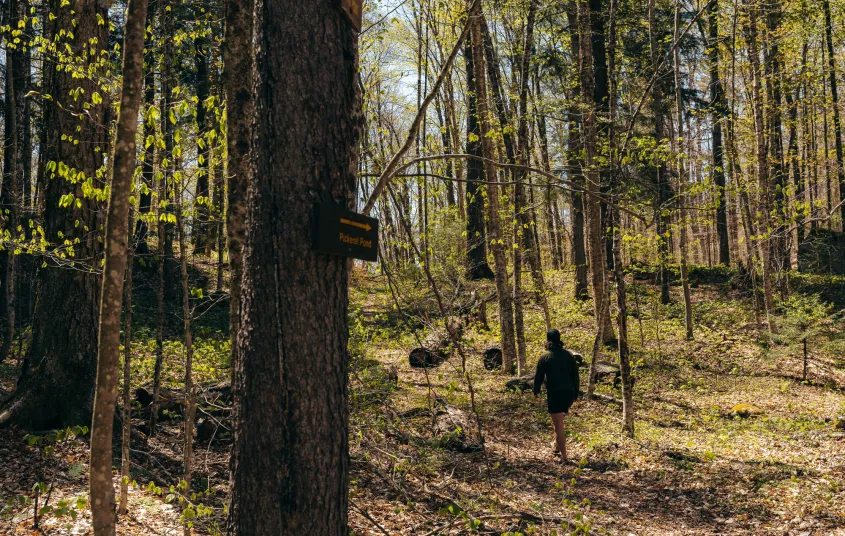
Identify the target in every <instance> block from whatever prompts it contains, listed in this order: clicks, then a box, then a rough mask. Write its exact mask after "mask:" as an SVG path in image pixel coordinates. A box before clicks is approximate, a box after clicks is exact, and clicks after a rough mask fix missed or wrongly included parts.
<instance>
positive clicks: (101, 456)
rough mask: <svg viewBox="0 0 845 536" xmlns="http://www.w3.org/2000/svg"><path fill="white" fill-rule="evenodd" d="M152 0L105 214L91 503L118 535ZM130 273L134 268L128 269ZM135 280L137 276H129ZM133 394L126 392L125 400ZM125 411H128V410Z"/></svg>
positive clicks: (129, 48) (134, 62)
mask: <svg viewBox="0 0 845 536" xmlns="http://www.w3.org/2000/svg"><path fill="white" fill-rule="evenodd" d="M146 17H147V0H130V1H129V6H128V11H127V16H126V28H125V32H126V33H125V38H124V43H123V89H122V90H121V95H120V116H119V117H118V121H117V137H116V140H115V150H114V176H113V178H112V183H111V193H110V196H109V208H108V216H107V218H106V236H105V266H104V268H103V271H104V274H105V276H104V277H103V289H102V294H101V296H102V301H101V302H100V330H99V337H100V339H99V355H98V357H97V392H96V396H95V398H94V419H93V423H92V426H91V478H90V497H91V501H90V503H89V504H90V505H91V514H92V523H91V524H92V525H93V528H94V534H95V536H114V534H115V515H114V513H115V499H114V485H113V484H112V432H113V426H114V410H115V406H116V404H117V377H118V371H119V368H118V356H119V355H120V317H121V315H120V313H121V310H122V306H123V284H124V276H125V275H126V274H127V271H126V262H127V253H128V249H129V248H128V242H129V229H130V227H129V196H130V194H131V192H132V175H133V173H134V172H135V135H136V133H137V131H138V108H139V107H140V105H141V93H142V90H143V70H144V21H145V20H146ZM129 273H130V274H131V272H129ZM129 285H132V281H131V280H130V281H129ZM127 399H128V389H127V390H126V392H125V397H124V403H125V402H126V401H127ZM125 416H126V415H125Z"/></svg>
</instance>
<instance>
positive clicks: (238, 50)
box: [223, 0, 254, 370]
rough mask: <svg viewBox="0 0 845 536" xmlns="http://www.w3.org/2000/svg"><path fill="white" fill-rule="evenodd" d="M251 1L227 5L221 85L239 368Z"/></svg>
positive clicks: (234, 353)
mask: <svg viewBox="0 0 845 536" xmlns="http://www.w3.org/2000/svg"><path fill="white" fill-rule="evenodd" d="M252 12H253V0H227V1H226V28H225V37H224V40H223V85H224V87H225V92H226V146H227V163H226V195H227V203H226V249H227V250H228V251H229V267H230V273H229V336H230V338H231V339H232V349H231V355H230V361H231V363H232V370H235V369H236V368H237V367H238V361H239V356H238V345H237V336H238V333H239V332H240V318H241V315H240V303H241V278H242V276H243V244H244V239H245V237H246V213H247V195H246V193H247V189H248V187H249V158H250V145H251V143H252V140H251V137H252V127H251V121H252V115H253V106H254V100H253V95H252V77H253V67H254V64H253V57H252Z"/></svg>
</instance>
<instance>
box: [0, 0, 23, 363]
mask: <svg viewBox="0 0 845 536" xmlns="http://www.w3.org/2000/svg"><path fill="white" fill-rule="evenodd" d="M21 8H24V9H25V8H26V3H25V2H21V1H20V0H9V2H8V12H7V17H8V18H7V21H9V24H10V27H11V28H18V21H20V20H22V18H21V12H20V11H21ZM23 17H26V14H25V13H24V14H23ZM7 45H8V48H7V54H6V103H5V104H6V108H5V116H4V118H5V125H4V127H5V131H4V134H5V142H6V143H5V150H4V152H3V190H2V193H0V209H2V214H0V221H2V223H3V228H4V229H5V230H6V231H8V233H9V235H10V237H11V238H12V239H13V240H14V239H16V238H17V237H18V236H19V235H20V233H19V232H18V230H17V229H18V221H19V218H18V213H19V210H18V209H19V204H20V202H21V199H20V187H21V182H22V181H21V176H22V175H23V170H24V166H23V160H24V159H25V148H24V147H22V144H21V142H22V141H23V133H22V132H21V131H20V128H19V126H18V125H19V122H21V121H22V120H25V117H24V115H25V114H24V112H25V107H24V106H23V104H24V101H25V96H24V92H25V89H26V87H25V75H24V71H23V67H24V66H25V61H24V60H25V58H24V54H23V53H22V52H21V50H20V49H19V48H18V47H16V46H15V45H14V44H13V40H11V39H8V40H7ZM16 249H17V247H16V246H14V245H11V244H10V245H7V246H5V247H4V248H3V250H2V251H0V274H2V277H3V281H2V284H0V287H2V289H3V296H2V311H0V318H2V319H3V320H4V328H3V345H2V347H0V362H2V361H3V360H5V359H6V357H8V355H9V352H10V351H11V349H12V346H13V343H14V339H15V308H16V303H15V291H16V288H17V276H16V273H17V270H16V266H17V260H16V258H15V257H16V253H15V250H16Z"/></svg>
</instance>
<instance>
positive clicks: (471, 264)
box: [464, 34, 494, 281]
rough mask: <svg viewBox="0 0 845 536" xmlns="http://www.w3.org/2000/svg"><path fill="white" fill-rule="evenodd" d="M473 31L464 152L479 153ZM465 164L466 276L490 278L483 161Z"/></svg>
mask: <svg viewBox="0 0 845 536" xmlns="http://www.w3.org/2000/svg"><path fill="white" fill-rule="evenodd" d="M472 39H473V37H472V34H470V35H468V36H467V40H466V47H465V49H464V59H465V60H466V71H467V146H466V151H467V154H469V155H472V156H479V157H480V156H481V135H480V132H481V131H480V130H479V127H478V94H477V90H476V81H475V66H474V65H475V59H474V58H473V44H472ZM466 167H467V200H466V211H467V219H466V234H467V278H468V279H470V280H472V281H480V280H484V279H493V277H494V276H493V270H491V269H490V265H489V264H488V262H487V244H488V241H487V233H486V232H485V229H484V199H483V196H482V194H481V191H480V190H479V185H480V183H481V182H482V181H484V165H483V164H482V162H481V160H479V159H477V158H470V159H469V160H468V161H467V164H466Z"/></svg>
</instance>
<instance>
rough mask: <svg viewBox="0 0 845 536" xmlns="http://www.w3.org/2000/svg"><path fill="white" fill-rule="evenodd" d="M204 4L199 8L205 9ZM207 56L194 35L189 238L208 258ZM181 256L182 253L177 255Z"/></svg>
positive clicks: (203, 42)
mask: <svg viewBox="0 0 845 536" xmlns="http://www.w3.org/2000/svg"><path fill="white" fill-rule="evenodd" d="M204 4H205V2H202V3H201V4H200V5H202V6H203V8H204V7H205V5H204ZM198 11H199V12H198V13H196V15H195V16H196V17H197V19H198V20H200V21H201V20H202V18H201V17H202V13H204V12H205V11H206V10H205V9H202V10H198ZM208 52H209V47H208V43H207V42H206V38H205V36H204V35H203V33H202V29H199V30H198V31H197V37H196V38H195V39H194V65H195V68H196V72H197V79H196V90H197V105H196V106H197V108H196V111H197V116H196V121H197V187H196V197H195V199H196V201H195V203H196V216H195V217H194V225H193V226H192V228H191V238H193V242H194V253H195V254H196V255H202V256H206V257H207V256H210V255H211V249H212V246H213V241H212V238H211V189H210V185H209V169H210V165H209V160H210V159H211V154H212V153H211V150H210V145H209V140H208V138H207V137H206V134H207V133H208V110H207V109H206V101H208V97H209V94H210V89H209V79H208ZM180 255H181V253H180Z"/></svg>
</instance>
